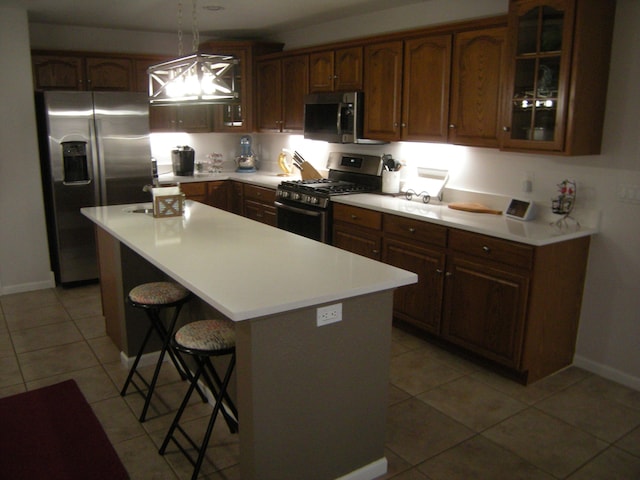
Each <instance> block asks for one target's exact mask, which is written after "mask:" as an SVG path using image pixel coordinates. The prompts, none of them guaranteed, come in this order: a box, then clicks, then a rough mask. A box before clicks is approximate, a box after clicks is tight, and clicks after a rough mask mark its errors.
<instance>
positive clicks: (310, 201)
mask: <svg viewBox="0 0 640 480" xmlns="http://www.w3.org/2000/svg"><path fill="white" fill-rule="evenodd" d="M309 203H312V204H314V205H317V204H318V197H309Z"/></svg>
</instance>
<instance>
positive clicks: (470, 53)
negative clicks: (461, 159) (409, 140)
mask: <svg viewBox="0 0 640 480" xmlns="http://www.w3.org/2000/svg"><path fill="white" fill-rule="evenodd" d="M505 38H506V28H505V27H500V28H490V29H486V30H477V31H476V30H474V31H469V32H462V33H458V34H456V35H455V41H454V49H453V61H452V63H453V65H452V77H451V89H452V90H451V103H450V111H449V123H450V125H449V127H450V128H449V137H448V138H449V143H455V144H459V145H473V146H479V147H498V146H499V137H500V134H501V133H500V132H501V130H502V125H501V122H502V119H501V116H500V108H501V103H500V102H501V100H500V99H501V98H502V96H501V94H502V91H501V84H502V78H504V58H505V54H504V52H505Z"/></svg>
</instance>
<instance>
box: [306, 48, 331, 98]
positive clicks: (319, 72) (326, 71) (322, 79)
mask: <svg viewBox="0 0 640 480" xmlns="http://www.w3.org/2000/svg"><path fill="white" fill-rule="evenodd" d="M333 62H334V53H333V50H329V51H326V52H317V53H312V54H310V55H309V91H310V92H311V93H316V92H332V91H333V84H334V80H335V75H334V73H333Z"/></svg>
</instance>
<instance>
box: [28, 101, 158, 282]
mask: <svg viewBox="0 0 640 480" xmlns="http://www.w3.org/2000/svg"><path fill="white" fill-rule="evenodd" d="M36 107H37V113H38V115H37V116H38V129H39V143H40V157H41V167H42V184H43V192H44V199H45V209H46V213H47V230H48V234H49V250H50V253H51V265H52V268H53V270H54V272H55V275H56V282H57V283H60V284H63V285H65V284H73V283H76V282H83V281H88V280H93V279H97V278H98V262H97V256H96V242H95V233H94V227H93V224H92V223H91V222H90V221H89V220H88V219H86V218H85V217H84V216H83V215H82V214H81V213H80V209H81V208H82V207H87V206H99V205H114V204H125V203H138V202H149V201H151V194H150V193H146V192H144V191H143V187H144V186H145V185H148V184H150V183H151V148H150V145H149V106H148V97H147V95H146V94H142V93H132V92H131V93H128V92H122V93H120V92H44V93H39V94H37V95H36Z"/></svg>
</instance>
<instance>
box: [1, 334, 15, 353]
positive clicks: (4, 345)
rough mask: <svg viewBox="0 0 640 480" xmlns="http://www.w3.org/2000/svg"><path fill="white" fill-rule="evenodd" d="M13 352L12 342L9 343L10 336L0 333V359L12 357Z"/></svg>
mask: <svg viewBox="0 0 640 480" xmlns="http://www.w3.org/2000/svg"><path fill="white" fill-rule="evenodd" d="M13 356H15V351H14V350H13V342H12V341H11V335H9V334H8V333H6V332H5V333H0V357H13Z"/></svg>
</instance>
